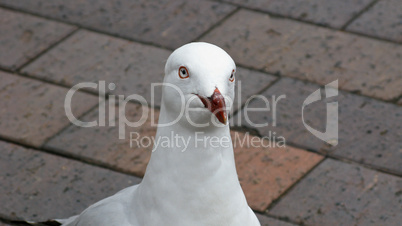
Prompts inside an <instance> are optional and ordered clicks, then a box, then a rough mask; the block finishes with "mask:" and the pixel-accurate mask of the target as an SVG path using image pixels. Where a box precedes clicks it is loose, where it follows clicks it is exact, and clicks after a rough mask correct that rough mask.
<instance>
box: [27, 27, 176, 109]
mask: <svg viewBox="0 0 402 226" xmlns="http://www.w3.org/2000/svg"><path fill="white" fill-rule="evenodd" d="M169 54H170V51H167V50H163V49H159V48H156V47H152V46H146V45H142V44H137V43H133V42H129V41H125V40H122V39H118V38H114V37H110V36H106V35H101V34H96V33H93V32H88V31H84V30H81V31H79V32H78V33H76V34H74V35H73V36H72V37H70V38H69V39H67V40H66V41H64V42H63V43H61V44H60V45H58V46H57V47H55V48H54V49H52V50H51V51H49V52H48V53H47V54H45V55H43V56H42V57H40V58H39V59H37V60H36V61H34V62H33V63H32V64H30V65H28V66H27V67H25V68H24V69H23V72H24V73H27V74H29V75H31V76H34V77H38V78H42V79H46V80H50V81H53V82H55V83H59V84H64V85H67V86H73V85H75V84H77V83H80V82H95V83H98V82H99V81H100V80H104V81H106V91H108V92H109V93H113V94H118V95H121V94H123V95H125V96H128V95H131V94H134V93H136V94H139V95H141V96H143V97H145V99H146V100H147V102H148V103H151V83H161V82H162V81H163V74H164V70H163V69H164V66H165V62H166V59H167V58H168V56H169ZM111 82H113V83H115V84H116V89H115V90H113V91H112V90H110V89H108V87H107V85H108V84H109V83H111ZM158 88H159V87H157V89H156V92H155V100H156V101H155V104H154V105H157V106H158V105H159V104H160V96H161V92H160V91H161V89H158ZM91 91H93V92H98V91H96V90H93V89H91Z"/></svg>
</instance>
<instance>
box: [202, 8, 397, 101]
mask: <svg viewBox="0 0 402 226" xmlns="http://www.w3.org/2000/svg"><path fill="white" fill-rule="evenodd" d="M227 34H230V36H228V35H227ZM203 40H204V41H208V42H212V43H215V44H218V45H219V46H221V47H223V48H224V49H225V50H227V51H228V53H229V54H230V55H231V56H232V57H233V58H234V59H235V61H236V62H238V63H240V64H242V65H247V66H250V67H253V68H256V69H263V70H265V71H267V72H269V73H273V74H276V73H277V74H282V75H284V76H289V77H295V78H300V79H303V80H308V81H312V82H315V83H318V84H322V85H324V84H327V83H329V82H331V81H333V80H335V79H339V85H340V88H341V89H344V90H348V91H353V92H358V93H361V94H363V95H367V96H371V97H376V98H380V99H384V100H392V99H394V98H396V97H398V96H399V95H400V94H401V93H402V90H401V89H400V88H399V87H402V79H401V77H400V72H401V71H402V64H400V63H398V62H400V61H401V59H402V54H401V52H402V46H400V45H397V44H391V43H384V42H381V41H377V40H372V39H368V38H363V37H360V36H356V35H351V34H347V33H344V32H338V31H333V30H329V29H326V28H322V27H317V26H312V25H308V24H304V23H300V22H297V21H291V20H287V19H280V18H270V17H269V16H268V15H265V14H261V13H256V12H251V11H246V10H241V11H239V12H237V13H236V14H234V15H233V16H232V17H231V18H229V19H228V20H226V21H225V22H224V23H223V24H221V25H220V26H218V27H217V28H216V29H214V30H213V31H212V32H210V33H209V34H208V35H207V36H206V37H205V38H203Z"/></svg>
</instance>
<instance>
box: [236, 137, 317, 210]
mask: <svg viewBox="0 0 402 226" xmlns="http://www.w3.org/2000/svg"><path fill="white" fill-rule="evenodd" d="M231 135H232V139H233V140H234V147H235V159H236V168H237V172H238V174H239V180H240V183H241V185H242V188H243V190H244V193H245V195H246V198H247V202H248V204H249V205H250V207H251V208H252V209H254V210H257V211H265V210H266V209H267V207H268V205H269V204H271V202H272V201H273V200H275V199H277V198H278V197H279V196H280V195H281V194H282V193H283V192H284V191H286V190H287V189H288V188H289V187H290V186H292V184H293V183H295V182H296V181H297V180H298V179H300V177H302V176H303V175H304V174H305V173H306V172H308V171H309V170H310V169H311V168H312V167H314V166H315V165H316V164H317V163H319V162H320V161H321V160H322V159H323V157H322V156H320V155H317V154H314V153H311V152H307V151H304V150H301V149H297V148H293V147H290V146H287V147H284V146H280V147H278V146H277V144H275V143H273V142H268V140H260V139H258V137H253V136H250V135H249V134H244V133H240V132H232V134H231ZM255 141H257V142H255ZM259 141H261V142H259ZM252 142H255V143H254V144H257V145H256V146H253V143H252Z"/></svg>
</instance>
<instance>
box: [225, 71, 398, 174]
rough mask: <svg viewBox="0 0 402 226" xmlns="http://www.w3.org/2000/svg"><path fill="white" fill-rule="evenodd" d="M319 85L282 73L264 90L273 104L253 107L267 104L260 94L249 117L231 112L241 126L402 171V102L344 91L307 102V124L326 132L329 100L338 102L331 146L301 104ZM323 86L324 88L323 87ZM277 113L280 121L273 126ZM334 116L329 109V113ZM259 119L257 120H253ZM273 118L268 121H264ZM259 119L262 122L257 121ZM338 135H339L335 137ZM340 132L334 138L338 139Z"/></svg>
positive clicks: (265, 134) (263, 134)
mask: <svg viewBox="0 0 402 226" xmlns="http://www.w3.org/2000/svg"><path fill="white" fill-rule="evenodd" d="M319 88H320V87H319V86H318V85H315V84H311V83H307V82H303V81H300V80H294V79H291V78H282V79H281V80H280V81H278V82H277V83H275V84H274V85H273V86H271V87H270V88H269V89H268V90H267V91H265V92H264V93H263V96H264V97H266V98H267V99H268V101H269V107H270V110H269V111H268V110H267V109H265V110H264V109H263V111H259V112H258V111H254V110H252V108H259V109H262V108H266V104H265V102H264V101H263V100H262V99H261V98H260V99H255V100H254V101H252V102H251V103H250V105H248V108H249V109H250V110H248V111H247V117H248V119H249V122H247V120H246V116H245V111H244V109H243V111H241V112H239V113H238V114H237V115H236V116H235V117H233V118H232V120H233V121H232V123H233V124H235V125H237V126H246V127H249V128H254V129H256V130H257V131H258V132H259V133H260V134H261V135H262V136H272V137H276V138H277V139H279V138H280V137H281V136H283V137H284V138H285V139H286V143H287V144H294V145H296V146H300V147H304V148H307V149H313V150H316V151H323V152H328V153H332V154H336V155H339V156H343V157H346V158H350V159H354V160H356V161H359V162H363V163H368V164H371V165H375V166H377V167H381V168H385V169H388V170H392V171H395V172H399V173H402V165H401V164H400V162H401V161H402V153H401V151H400V150H401V147H402V134H401V131H402V130H401V128H402V120H401V117H402V108H401V107H400V106H397V105H394V104H389V103H384V102H381V101H378V100H373V99H370V98H367V97H362V96H357V95H354V94H349V93H346V92H339V95H338V96H337V97H331V98H328V99H325V94H323V96H322V98H323V100H320V101H316V102H313V103H311V104H310V105H307V106H306V107H305V108H304V120H305V122H306V124H307V125H309V126H311V127H312V128H313V129H316V130H318V131H321V132H325V131H326V126H325V125H326V120H327V119H326V118H327V116H326V114H327V113H326V105H327V104H330V103H333V102H338V106H339V111H338V114H339V119H338V122H339V123H338V129H339V130H338V131H339V132H338V135H339V138H338V145H337V146H331V145H328V144H327V143H325V142H324V141H322V140H320V139H319V138H317V137H315V136H314V135H313V134H311V133H310V132H309V131H308V130H307V128H306V127H305V126H304V125H303V121H302V106H303V102H304V101H305V100H306V99H307V97H308V96H309V95H310V94H312V93H313V92H314V91H316V90H317V89H319ZM323 90H324V89H322V91H323ZM280 95H286V98H284V99H280V100H279V101H277V104H276V113H275V114H273V112H274V110H273V101H272V97H273V96H276V97H275V99H276V100H278V97H279V96H280ZM274 117H276V126H274ZM334 117H335V116H333V115H330V116H329V118H330V119H331V118H333V119H334V120H336V118H334ZM252 123H254V125H253V124H252ZM264 123H268V125H264ZM256 124H260V125H261V127H257V126H258V125H256ZM332 139H334V140H332ZM335 141H336V139H335V138H330V139H329V140H328V142H329V143H332V144H334V142H335Z"/></svg>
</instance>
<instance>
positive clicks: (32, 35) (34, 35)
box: [0, 8, 75, 70]
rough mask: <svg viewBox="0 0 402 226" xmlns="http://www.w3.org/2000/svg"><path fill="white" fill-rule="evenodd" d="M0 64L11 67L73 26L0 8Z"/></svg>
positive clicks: (67, 31)
mask: <svg viewBox="0 0 402 226" xmlns="http://www.w3.org/2000/svg"><path fill="white" fill-rule="evenodd" d="M0 23H1V26H0V66H1V67H3V68H7V69H10V70H15V69H17V68H18V67H19V66H21V65H23V64H24V63H25V62H27V61H28V60H29V59H31V58H32V57H34V56H36V55H37V54H39V53H40V52H41V51H43V50H45V49H46V48H48V47H49V46H50V45H51V44H53V43H55V42H57V41H58V40H60V39H61V38H63V37H64V36H66V35H67V34H68V33H69V32H72V31H73V30H74V29H75V28H74V27H73V26H70V25H65V24H62V23H58V22H54V21H50V20H45V19H41V18H38V17H34V16H30V15H26V14H22V13H15V12H12V11H9V10H5V9H1V8H0Z"/></svg>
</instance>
